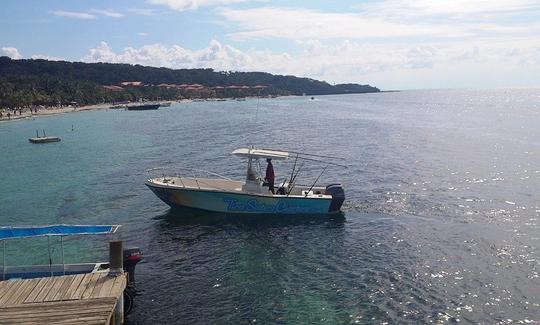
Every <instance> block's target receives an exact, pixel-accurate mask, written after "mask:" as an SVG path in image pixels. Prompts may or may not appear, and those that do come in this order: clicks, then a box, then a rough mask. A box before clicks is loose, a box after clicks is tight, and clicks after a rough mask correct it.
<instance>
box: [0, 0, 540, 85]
mask: <svg viewBox="0 0 540 325" xmlns="http://www.w3.org/2000/svg"><path fill="white" fill-rule="evenodd" d="M538 35H540V1H538V0H453V1H450V0H438V1H433V0H380V1H375V0H371V1H360V0H357V1H349V0H345V1H321V0H316V1H280V0H132V1H123V0H121V1H50V0H49V1H47V0H43V1H24V0H18V1H11V0H4V1H2V10H1V11H0V54H1V55H8V56H10V57H12V58H16V59H20V58H47V59H52V60H60V59H63V60H69V61H86V62H125V63H133V64H143V65H151V66H164V67H170V68H199V67H211V68H214V69H216V70H239V71H267V72H271V73H280V74H293V75H298V76H306V77H312V78H316V79H321V80H326V81H328V82H331V83H341V82H357V83H369V84H372V85H375V86H378V87H380V88H383V89H415V88H454V87H458V88H461V87H476V88H489V87H506V86H516V87H530V86H540V36H538Z"/></svg>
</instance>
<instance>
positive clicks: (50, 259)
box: [47, 236, 53, 277]
mask: <svg viewBox="0 0 540 325" xmlns="http://www.w3.org/2000/svg"><path fill="white" fill-rule="evenodd" d="M47 250H48V251H49V273H50V274H51V277H52V276H53V271H52V257H51V236H47Z"/></svg>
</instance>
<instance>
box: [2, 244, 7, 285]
mask: <svg viewBox="0 0 540 325" xmlns="http://www.w3.org/2000/svg"><path fill="white" fill-rule="evenodd" d="M2 245H3V246H4V251H3V253H2V281H4V280H5V279H6V241H5V240H2Z"/></svg>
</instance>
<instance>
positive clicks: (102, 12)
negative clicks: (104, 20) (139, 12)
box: [90, 9, 124, 18]
mask: <svg viewBox="0 0 540 325" xmlns="http://www.w3.org/2000/svg"><path fill="white" fill-rule="evenodd" d="M90 12H92V13H95V14H98V15H102V16H107V17H113V18H121V17H124V14H121V13H119V12H117V11H114V10H111V9H90Z"/></svg>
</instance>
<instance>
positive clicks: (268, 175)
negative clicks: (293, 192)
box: [266, 162, 275, 182]
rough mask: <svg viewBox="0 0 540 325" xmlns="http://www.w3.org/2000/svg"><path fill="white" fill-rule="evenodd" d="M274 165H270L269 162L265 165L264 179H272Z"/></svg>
mask: <svg viewBox="0 0 540 325" xmlns="http://www.w3.org/2000/svg"><path fill="white" fill-rule="evenodd" d="M274 178H275V176H274V166H272V163H271V162H269V163H268V166H266V180H267V181H272V182H273V181H274Z"/></svg>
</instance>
